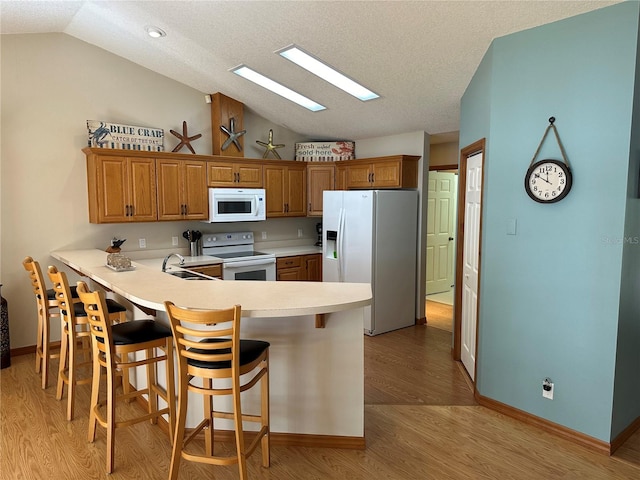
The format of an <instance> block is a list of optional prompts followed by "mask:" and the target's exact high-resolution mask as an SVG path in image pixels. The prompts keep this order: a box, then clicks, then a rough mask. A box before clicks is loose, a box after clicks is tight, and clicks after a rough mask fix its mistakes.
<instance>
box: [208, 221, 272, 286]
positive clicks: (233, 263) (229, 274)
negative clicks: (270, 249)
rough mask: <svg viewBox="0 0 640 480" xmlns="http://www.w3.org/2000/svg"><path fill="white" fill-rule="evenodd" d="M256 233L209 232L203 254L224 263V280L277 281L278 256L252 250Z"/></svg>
mask: <svg viewBox="0 0 640 480" xmlns="http://www.w3.org/2000/svg"><path fill="white" fill-rule="evenodd" d="M253 244H254V239H253V232H231V233H210V234H205V235H204V236H203V237H202V254H203V255H210V256H212V257H216V258H220V259H221V260H222V279H223V280H271V281H274V280H275V279H276V256H275V255H274V254H273V253H264V252H256V251H255V250H254V249H253Z"/></svg>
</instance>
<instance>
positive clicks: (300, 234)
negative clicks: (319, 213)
mask: <svg viewBox="0 0 640 480" xmlns="http://www.w3.org/2000/svg"><path fill="white" fill-rule="evenodd" d="M298 238H302V229H301V228H299V229H298Z"/></svg>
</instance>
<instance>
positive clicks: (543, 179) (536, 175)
mask: <svg viewBox="0 0 640 480" xmlns="http://www.w3.org/2000/svg"><path fill="white" fill-rule="evenodd" d="M533 176H534V177H536V178H539V179H540V180H542V181H543V182H547V183H548V184H549V185H551V182H550V181H549V174H548V173H547V178H542V177H541V176H540V175H539V174H537V173H534V174H533Z"/></svg>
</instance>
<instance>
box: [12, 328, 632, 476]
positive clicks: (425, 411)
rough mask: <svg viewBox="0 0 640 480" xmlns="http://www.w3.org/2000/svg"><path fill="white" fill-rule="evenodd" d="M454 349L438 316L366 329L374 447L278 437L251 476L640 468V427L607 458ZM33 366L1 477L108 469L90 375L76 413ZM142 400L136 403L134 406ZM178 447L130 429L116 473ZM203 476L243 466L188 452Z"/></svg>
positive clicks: (157, 433) (16, 362)
mask: <svg viewBox="0 0 640 480" xmlns="http://www.w3.org/2000/svg"><path fill="white" fill-rule="evenodd" d="M450 348H451V335H450V334H449V333H448V332H446V331H444V330H439V329H436V328H433V327H426V326H417V327H410V328H405V329H402V330H398V331H396V332H391V333H388V334H385V335H380V336H377V337H372V338H371V337H366V338H365V356H366V360H365V370H366V372H365V385H366V387H365V403H366V406H365V434H366V441H367V448H366V450H340V449H312V448H302V447H281V446H273V447H272V457H271V458H272V465H271V468H269V469H264V468H262V467H261V466H260V455H259V453H257V454H256V455H254V456H252V457H251V458H250V459H249V462H248V463H249V475H250V478H252V479H266V480H289V479H291V480H294V479H295V480H307V479H309V480H333V479H335V480H344V479H350V480H365V479H366V480H369V479H387V480H405V479H406V480H415V479H518V480H520V479H525V480H526V479H536V480H538V479H560V478H562V479H581V480H582V479H629V480H631V479H635V480H638V479H640V448H638V447H639V446H640V434H636V435H635V436H634V437H632V439H631V440H630V441H628V442H627V444H626V445H625V446H623V447H622V448H621V449H620V450H623V449H628V450H630V451H631V454H630V457H627V458H623V457H618V455H616V456H614V457H607V456H604V455H602V454H598V453H593V452H591V451H589V450H587V449H584V448H582V447H580V446H577V445H575V444H572V443H571V442H568V441H566V440H563V439H560V438H557V437H555V436H553V435H551V434H548V433H546V432H543V431H541V430H539V429H537V428H534V427H531V426H529V425H526V424H523V423H521V422H518V421H516V420H512V419H510V418H508V417H505V416H503V415H501V414H498V413H495V412H493V411H491V410H488V409H486V408H484V407H481V406H478V405H477V404H476V403H475V402H474V400H473V396H472V395H471V391H470V390H469V388H468V384H467V381H466V380H465V377H464V374H463V373H462V371H461V370H460V369H459V368H458V367H457V364H455V363H453V362H451V356H450ZM33 365H34V357H33V355H24V356H21V357H14V358H12V366H11V367H10V368H8V369H4V370H0V479H1V480H18V479H25V480H31V479H33V480H36V479H37V480H41V479H51V480H58V479H59V480H68V479H78V480H87V479H103V478H105V476H106V475H105V473H104V468H105V465H104V463H105V435H104V431H103V430H99V433H98V436H97V440H96V442H95V443H94V444H89V443H87V440H86V436H87V409H88V403H89V388H88V386H83V387H80V388H79V392H78V393H79V395H78V399H77V410H76V411H77V415H76V419H74V420H73V421H72V422H67V421H66V419H65V403H64V402H63V401H61V402H59V401H56V400H55V398H54V396H55V388H53V387H49V388H48V389H47V390H41V389H40V386H39V379H38V375H36V374H35V372H34V369H33ZM54 365H55V362H54ZM137 408H140V407H139V406H138V405H136V404H135V403H132V404H130V405H128V406H126V407H125V409H124V410H125V411H124V414H127V413H129V411H132V410H130V409H137ZM225 447H226V446H225ZM634 448H637V450H636V452H635V457H634V452H633V449H634ZM169 454H170V445H169V440H168V438H167V436H166V434H165V433H164V432H163V431H162V430H161V429H160V428H158V427H157V426H152V425H149V424H146V423H144V424H139V425H136V426H133V427H129V428H124V429H121V430H120V431H118V432H117V434H116V469H115V471H114V473H113V474H112V475H110V478H111V479H112V480H121V479H122V480H124V479H127V480H129V479H141V480H147V479H148V480H160V479H162V480H164V479H166V478H167V477H168V468H169ZM634 463H635V464H634ZM203 478H211V479H214V478H215V479H216V480H227V479H237V478H238V474H237V470H236V468H235V467H213V466H205V465H196V464H193V463H190V462H184V463H183V465H182V467H181V473H180V479H182V480H187V479H190V480H192V479H203Z"/></svg>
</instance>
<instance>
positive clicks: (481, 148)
mask: <svg viewBox="0 0 640 480" xmlns="http://www.w3.org/2000/svg"><path fill="white" fill-rule="evenodd" d="M485 144H486V139H485V138H481V139H480V140H478V141H476V142H473V143H472V144H470V145H467V146H466V147H464V148H462V149H460V165H459V167H458V222H457V223H458V233H457V236H456V260H455V262H456V280H455V291H454V303H453V319H454V320H453V351H452V354H453V359H454V360H456V361H458V362H460V361H461V358H462V357H461V351H462V340H461V339H462V267H463V263H464V262H463V255H464V209H465V202H464V195H465V194H466V191H467V160H468V158H469V157H471V156H473V155H475V154H477V153H482V173H481V182H482V183H481V185H482V190H481V192H480V226H479V235H478V242H479V243H480V245H478V299H477V310H476V311H477V312H478V315H477V318H476V367H475V373H476V374H475V375H474V380H473V390H474V394H475V393H476V381H477V379H478V325H479V324H480V315H479V313H480V288H481V280H480V278H481V275H480V273H481V272H482V218H483V212H484V190H485V188H484V187H485V182H484V172H485V165H486V163H487V162H486V160H487V157H486V155H485Z"/></svg>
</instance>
